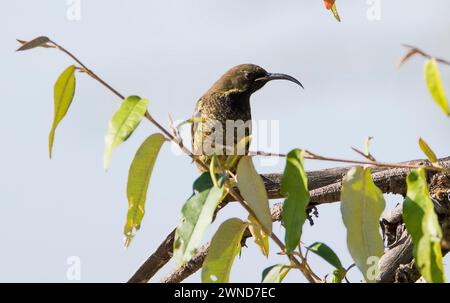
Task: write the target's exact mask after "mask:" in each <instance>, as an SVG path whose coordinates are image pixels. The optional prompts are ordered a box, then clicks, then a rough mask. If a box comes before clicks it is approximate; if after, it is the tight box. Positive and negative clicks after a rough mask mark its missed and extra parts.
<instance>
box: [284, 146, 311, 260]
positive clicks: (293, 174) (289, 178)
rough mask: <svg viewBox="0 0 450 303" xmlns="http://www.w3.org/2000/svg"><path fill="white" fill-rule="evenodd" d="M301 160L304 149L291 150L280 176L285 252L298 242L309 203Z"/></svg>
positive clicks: (293, 247) (289, 251)
mask: <svg viewBox="0 0 450 303" xmlns="http://www.w3.org/2000/svg"><path fill="white" fill-rule="evenodd" d="M303 162H304V151H300V150H298V149H295V150H293V151H291V152H290V153H289V154H288V155H287V157H286V167H285V169H284V173H283V177H282V178H281V194H282V195H283V196H285V197H287V199H286V200H285V201H284V203H283V225H284V228H285V229H286V234H285V244H286V252H287V253H292V252H293V251H294V250H295V248H296V247H297V246H298V245H299V243H300V238H301V235H302V228H303V223H305V220H306V207H307V206H308V203H309V191H308V177H307V175H306V172H305V167H304V164H303Z"/></svg>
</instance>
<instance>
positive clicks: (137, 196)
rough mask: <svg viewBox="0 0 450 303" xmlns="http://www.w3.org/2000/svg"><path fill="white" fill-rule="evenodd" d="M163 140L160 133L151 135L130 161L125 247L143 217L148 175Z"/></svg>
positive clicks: (148, 180)
mask: <svg viewBox="0 0 450 303" xmlns="http://www.w3.org/2000/svg"><path fill="white" fill-rule="evenodd" d="M164 141H165V138H164V136H163V135H161V134H153V135H151V136H150V137H148V138H147V139H146V140H145V141H144V143H142V145H141V146H140V147H139V149H138V151H137V152H136V155H135V156H134V159H133V162H132V163H131V166H130V170H129V172H128V182H127V198H128V213H127V221H126V223H125V227H124V235H125V247H128V246H129V245H130V243H131V241H132V240H133V237H134V234H135V232H136V231H137V230H139V228H140V226H141V222H142V219H143V218H144V213H145V202H146V200H147V190H148V185H149V183H150V177H151V175H152V171H153V167H154V166H155V162H156V158H157V157H158V154H159V151H160V149H161V146H162V145H163V143H164Z"/></svg>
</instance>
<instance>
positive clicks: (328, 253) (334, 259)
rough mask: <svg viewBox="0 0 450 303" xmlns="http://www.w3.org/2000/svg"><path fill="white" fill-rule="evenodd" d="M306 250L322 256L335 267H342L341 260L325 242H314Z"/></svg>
mask: <svg viewBox="0 0 450 303" xmlns="http://www.w3.org/2000/svg"><path fill="white" fill-rule="evenodd" d="M308 250H309V251H311V252H313V253H315V254H316V255H318V256H320V257H322V259H324V260H325V261H327V262H328V263H330V264H331V265H332V266H334V267H335V268H336V269H344V268H343V267H342V263H341V260H339V257H338V256H337V255H336V253H335V252H334V251H333V250H332V249H331V248H330V247H329V246H328V245H326V244H325V243H320V242H316V243H314V244H312V245H311V246H309V247H308Z"/></svg>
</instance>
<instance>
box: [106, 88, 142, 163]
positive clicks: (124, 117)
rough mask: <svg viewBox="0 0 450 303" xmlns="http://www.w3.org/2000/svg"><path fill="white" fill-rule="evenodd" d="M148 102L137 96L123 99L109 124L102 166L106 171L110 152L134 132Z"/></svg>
mask: <svg viewBox="0 0 450 303" xmlns="http://www.w3.org/2000/svg"><path fill="white" fill-rule="evenodd" d="M147 106H148V100H147V99H141V98H140V97H138V96H131V97H128V98H127V99H125V100H124V101H123V102H122V104H121V106H120V108H119V110H118V111H117V112H116V113H115V114H114V116H113V117H112V119H111V121H110V122H109V126H108V132H107V134H106V138H105V153H104V157H103V166H104V168H105V169H108V167H109V162H110V160H111V155H112V152H113V151H114V150H115V149H116V148H117V146H119V145H120V144H121V143H122V142H124V141H126V140H127V139H128V138H129V137H130V136H131V134H132V133H133V132H134V130H135V129H136V127H137V126H138V125H139V123H140V122H141V120H142V117H143V116H144V114H145V112H146V111H147Z"/></svg>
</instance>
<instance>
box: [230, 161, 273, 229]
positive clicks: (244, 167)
mask: <svg viewBox="0 0 450 303" xmlns="http://www.w3.org/2000/svg"><path fill="white" fill-rule="evenodd" d="M236 174H237V182H238V188H239V191H240V192H241V195H242V197H243V198H244V199H245V201H246V202H247V204H248V205H249V206H250V208H251V209H252V210H253V212H254V213H255V215H256V218H257V219H258V221H259V222H260V223H261V224H262V226H263V227H264V228H265V230H266V231H267V232H268V233H271V232H272V216H271V215H270V208H269V198H268V197H267V192H266V187H265V186H264V182H263V180H262V179H261V176H260V175H259V174H258V173H257V172H256V170H255V167H254V166H253V162H252V159H251V158H250V157H248V156H245V157H242V158H241V160H240V161H239V164H238V167H237V171H236Z"/></svg>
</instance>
